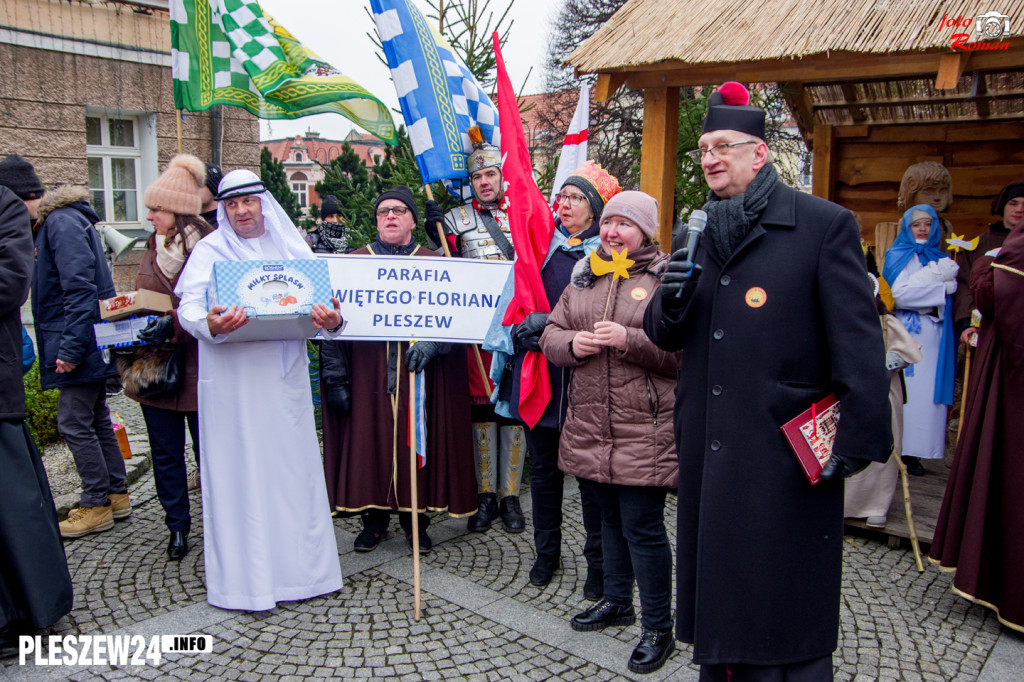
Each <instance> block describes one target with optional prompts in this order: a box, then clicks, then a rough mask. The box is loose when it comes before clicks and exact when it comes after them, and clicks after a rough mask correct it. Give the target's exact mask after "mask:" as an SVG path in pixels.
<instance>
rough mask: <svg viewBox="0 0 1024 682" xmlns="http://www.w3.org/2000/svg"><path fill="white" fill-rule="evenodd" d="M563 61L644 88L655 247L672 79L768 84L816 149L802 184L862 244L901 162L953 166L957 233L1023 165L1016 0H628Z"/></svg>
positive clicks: (966, 230)
mask: <svg viewBox="0 0 1024 682" xmlns="http://www.w3.org/2000/svg"><path fill="white" fill-rule="evenodd" d="M997 6H998V8H999V9H1000V12H995V13H992V10H993V9H994V8H997ZM1001 12H1005V13H1006V15H1003V14H1001ZM986 14H987V15H988V16H987V18H986V17H981V18H980V19H979V15H986ZM979 29H984V30H985V31H987V33H984V32H982V31H980V30H979ZM986 36H991V37H986ZM566 61H567V63H568V64H569V65H571V66H572V67H574V68H575V70H576V73H577V74H597V84H596V87H595V90H594V93H595V98H596V99H597V100H598V101H603V100H604V99H607V98H608V97H610V96H611V95H612V94H613V93H614V92H615V91H617V90H618V89H619V88H620V87H623V86H624V87H627V88H631V89H634V90H643V93H644V129H643V143H642V151H641V165H640V175H641V179H640V185H641V186H640V188H641V189H642V190H643V191H645V192H647V193H649V194H651V195H653V196H655V197H656V198H657V199H658V201H659V204H660V206H661V209H660V215H659V222H660V226H659V236H660V239H661V243H662V244H664V245H666V248H667V245H668V244H669V243H670V238H671V229H672V221H673V218H674V216H673V215H672V206H673V191H674V187H675V173H676V167H675V166H676V143H677V119H678V112H679V91H680V88H682V87H691V86H709V85H717V84H719V83H722V82H724V81H727V80H738V81H741V82H747V83H750V82H753V83H765V82H776V83H778V84H779V86H780V87H781V88H782V91H783V92H784V94H785V97H786V100H787V102H788V104H789V107H790V109H791V111H792V113H793V116H794V118H795V120H796V122H797V125H798V126H799V128H800V131H801V134H802V135H803V138H804V140H805V142H806V143H807V145H808V147H809V148H810V149H811V150H812V152H813V160H814V161H813V163H814V166H813V185H812V189H813V192H814V194H816V195H818V196H821V197H824V198H827V199H830V200H832V201H835V202H837V203H839V204H841V205H843V206H845V207H846V208H849V209H850V210H852V211H855V212H857V213H858V214H859V215H860V216H861V219H862V221H863V225H864V231H863V232H864V234H863V236H864V238H865V239H866V240H867V241H868V242H869V243H873V242H874V226H875V225H876V223H879V222H883V221H892V220H896V219H897V218H898V215H897V208H896V196H897V192H898V189H899V184H900V180H901V179H902V177H903V172H904V171H905V170H906V168H907V166H909V165H911V164H913V163H917V162H920V161H937V162H939V163H941V164H943V165H944V166H946V168H948V169H949V171H950V173H951V174H952V178H953V193H954V202H953V205H952V207H951V209H950V211H949V212H948V213H946V214H944V216H943V217H945V218H947V219H949V220H950V221H951V222H952V224H953V228H954V230H955V231H956V232H957V233H958V234H966V235H967V236H969V237H971V236H974V235H976V234H979V233H980V232H982V231H984V230H985V229H986V226H987V224H988V223H989V222H990V221H991V218H990V217H989V202H990V200H991V198H992V197H993V196H994V195H995V194H996V192H997V191H998V190H999V189H1000V188H1001V187H1002V186H1003V185H1004V184H1006V183H1007V182H1009V181H1010V180H1015V179H1020V178H1024V5H1022V4H1021V3H1009V2H1006V3H998V2H989V1H987V0H986V1H985V2H965V1H963V0H952V1H945V2H928V1H927V0H889V1H888V2H849V0H812V1H803V2H801V1H799V0H764V1H763V2H760V3H751V2H747V1H746V0H722V1H721V2H717V3H707V2H704V1H703V0H629V2H627V3H626V4H625V5H623V6H622V8H620V9H619V11H618V12H616V13H615V15H614V16H612V18H611V19H609V20H608V21H607V22H606V23H605V25H604V26H603V27H602V28H601V29H599V30H598V31H597V32H596V33H594V35H593V36H591V37H590V38H589V39H588V40H586V41H585V42H583V43H582V44H581V45H580V46H579V47H578V48H577V49H576V50H574V51H573V52H572V54H571V55H569V57H568V58H567V60H566Z"/></svg>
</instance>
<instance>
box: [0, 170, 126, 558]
mask: <svg viewBox="0 0 1024 682" xmlns="http://www.w3.org/2000/svg"><path fill="white" fill-rule="evenodd" d="M0 185H5V186H7V187H10V188H11V189H13V190H14V192H15V193H16V194H18V195H19V196H22V197H27V198H26V199H24V201H25V203H26V206H28V207H29V215H30V216H32V217H33V218H36V217H38V219H39V223H40V224H39V228H38V233H37V235H36V239H35V269H34V272H33V275H32V317H33V320H34V321H35V327H36V345H37V346H38V348H39V382H40V384H41V385H42V387H43V388H44V389H50V388H59V389H60V399H59V401H58V403H57V428H58V430H59V431H60V433H61V435H62V436H64V440H65V441H66V442H67V444H68V448H69V449H70V450H71V454H72V455H73V456H74V458H75V467H76V468H77V469H78V475H79V477H81V479H82V495H81V499H80V506H79V507H78V508H77V509H74V510H72V512H71V513H70V514H69V515H68V518H67V519H66V520H64V521H61V523H60V532H61V535H63V536H64V537H65V538H77V537H81V536H83V535H88V534H90V533H99V532H103V531H107V530H110V529H111V528H113V527H114V520H115V519H124V518H127V517H128V516H131V513H132V508H131V502H130V500H129V497H128V489H127V485H126V479H125V466H124V459H123V458H122V456H121V448H120V447H118V445H117V439H116V438H115V437H114V432H113V429H112V427H111V424H110V412H109V411H108V409H107V397H106V381H107V379H109V378H112V377H115V376H117V368H116V367H114V365H113V364H110V363H107V362H105V361H104V360H103V355H102V353H101V352H100V350H99V349H98V348H97V347H96V337H95V335H94V333H93V328H92V326H93V324H95V323H97V322H100V309H99V304H98V302H99V301H100V300H103V299H105V298H110V297H112V296H113V295H114V293H115V291H114V281H113V279H111V276H110V269H109V268H108V267H107V259H106V257H105V256H104V253H103V245H102V243H101V242H100V238H99V234H98V233H97V232H96V230H95V229H93V226H94V225H95V224H96V223H97V222H99V217H98V216H97V215H96V212H95V211H94V210H93V208H92V206H90V205H89V192H88V190H86V189H85V188H83V187H72V186H68V185H65V186H63V187H60V188H59V189H54V190H51V191H50V192H49V193H47V194H46V196H45V198H44V200H43V201H40V198H42V197H43V186H42V184H41V183H40V182H39V178H38V177H37V176H36V173H35V169H34V168H33V167H32V164H31V163H29V162H28V161H26V160H25V159H23V158H21V157H20V156H18V155H17V154H11V155H10V156H8V157H7V158H6V159H4V161H3V162H0Z"/></svg>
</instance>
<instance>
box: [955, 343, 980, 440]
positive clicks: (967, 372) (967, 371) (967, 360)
mask: <svg viewBox="0 0 1024 682" xmlns="http://www.w3.org/2000/svg"><path fill="white" fill-rule="evenodd" d="M974 338H978V337H977V336H975V337H974ZM973 350H974V349H973V348H972V347H971V344H969V343H968V344H967V351H966V352H965V353H964V383H963V386H962V387H961V389H960V421H959V422H958V423H957V425H956V442H957V443H959V442H960V431H961V430H962V429H963V428H964V410H965V408H966V407H967V380H968V379H969V378H970V377H971V351H973Z"/></svg>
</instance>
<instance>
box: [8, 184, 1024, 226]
mask: <svg viewBox="0 0 1024 682" xmlns="http://www.w3.org/2000/svg"><path fill="white" fill-rule="evenodd" d="M0 184H2V183H0ZM1018 197H1024V180H1014V181H1013V182H1011V183H1010V184H1008V185H1007V186H1006V187H1004V188H1002V189H1001V190H999V194H997V195H996V198H995V199H993V200H992V215H997V216H999V217H1000V218H1001V217H1002V216H1003V211H1005V210H1006V205H1007V204H1008V203H1010V200H1011V199H1017V198H1018Z"/></svg>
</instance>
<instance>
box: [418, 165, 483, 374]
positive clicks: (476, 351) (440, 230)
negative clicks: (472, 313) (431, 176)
mask: <svg viewBox="0 0 1024 682" xmlns="http://www.w3.org/2000/svg"><path fill="white" fill-rule="evenodd" d="M423 191H424V192H426V193H427V199H429V200H430V201H433V200H434V191H433V190H432V189H431V188H430V185H423ZM434 225H435V227H436V228H437V236H438V239H440V240H441V248H442V249H443V250H444V257H445V258H451V257H452V252H451V249H449V248H448V240H447V239H445V237H444V226H443V225H442V224H441V223H435V224H434ZM469 346H470V348H472V349H473V355H474V356H475V357H476V368H477V371H479V372H480V380H481V381H483V382H484V390H485V391H486V390H488V389H490V387H491V379H490V377H489V376H487V369H486V368H484V359H483V357H481V356H480V346H479V344H476V343H471V344H469Z"/></svg>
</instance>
